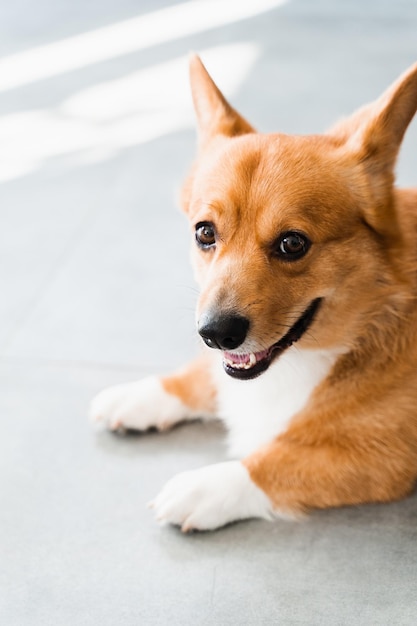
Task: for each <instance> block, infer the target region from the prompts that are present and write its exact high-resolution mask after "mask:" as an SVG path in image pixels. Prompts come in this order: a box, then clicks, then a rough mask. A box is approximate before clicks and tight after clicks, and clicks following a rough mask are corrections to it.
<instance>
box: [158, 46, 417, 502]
mask: <svg viewBox="0 0 417 626" xmlns="http://www.w3.org/2000/svg"><path fill="white" fill-rule="evenodd" d="M191 83H192V89H193V97H194V102H195V108H196V113H197V118H198V122H199V136H200V150H199V156H198V159H197V162H196V163H195V165H194V167H193V169H192V171H191V174H190V176H189V178H188V180H187V182H186V183H185V185H184V189H183V195H182V205H183V209H184V211H185V212H186V214H187V215H188V217H189V219H190V222H191V225H192V226H194V225H195V224H197V223H199V222H212V223H214V224H215V225H216V230H217V232H218V241H217V244H216V247H215V248H214V249H210V250H205V251H201V250H199V249H197V247H196V246H195V245H193V253H192V256H193V263H194V267H195V272H196V277H197V280H198V282H199V283H200V285H201V296H200V299H199V303H198V314H201V313H202V312H204V311H205V310H207V309H209V308H210V307H213V306H216V307H218V308H220V309H222V310H231V309H232V310H237V311H239V312H241V313H242V314H244V315H245V316H247V317H249V318H250V320H251V340H252V342H254V344H255V345H256V349H257V350H259V351H260V350H263V349H265V348H267V347H268V346H269V345H271V344H272V343H273V342H275V341H277V339H279V338H280V336H281V335H282V334H284V332H285V329H286V328H287V327H289V326H291V324H293V323H294V320H295V319H296V318H297V317H298V316H299V315H300V314H301V312H302V311H303V310H304V309H305V308H306V306H308V304H309V302H311V301H312V300H313V299H314V298H318V297H321V298H323V301H324V304H323V306H322V308H321V309H320V311H319V314H318V316H317V319H316V320H315V321H314V325H313V327H312V329H311V332H309V333H306V334H305V335H304V336H303V337H302V339H301V340H300V342H299V343H300V346H301V347H303V348H307V349H309V348H321V349H327V348H329V349H332V348H341V347H343V348H344V354H343V355H342V356H340V357H339V358H338V360H337V362H336V364H335V366H334V368H333V370H332V372H331V374H330V375H329V376H328V378H327V379H326V380H325V381H324V382H323V383H321V384H320V385H319V387H318V388H316V389H315V391H314V392H313V394H312V396H311V397H310V400H309V401H308V403H307V405H306V406H305V407H304V409H303V410H302V411H301V412H300V413H299V414H298V415H296V416H294V417H293V419H292V421H291V424H290V426H289V428H288V429H287V430H286V432H284V433H283V434H281V435H280V436H279V437H278V438H277V439H276V440H275V441H273V442H271V443H270V444H269V445H267V446H265V447H264V448H263V449H260V450H258V451H257V452H256V453H254V454H252V455H250V456H249V457H248V458H246V459H245V460H244V464H245V466H246V467H247V469H248V470H249V472H250V475H251V477H252V479H253V481H254V482H255V483H256V484H257V485H258V486H259V487H261V488H262V489H263V490H264V491H265V492H266V494H267V495H268V496H269V497H270V498H271V500H272V501H273V502H274V503H275V505H276V506H277V507H280V508H281V509H288V510H289V511H303V510H305V509H308V508H311V507H327V506H336V505H344V504H357V503H360V502H371V501H372V502H375V501H389V500H394V499H397V498H401V497H403V496H405V495H406V494H407V493H409V492H410V490H411V489H412V487H413V484H414V482H415V480H416V477H417V384H416V372H417V307H416V296H417V190H397V189H395V188H394V187H393V168H394V165H395V160H396V156H397V153H398V149H399V146H400V143H401V140H402V138H403V135H404V132H405V130H406V127H407V125H408V123H409V122H410V120H411V118H412V116H413V115H414V112H415V110H416V108H417V65H415V66H413V67H412V68H411V69H410V70H409V71H408V72H407V73H406V74H404V75H403V76H402V77H401V78H400V79H399V80H398V81H397V82H396V83H395V84H394V85H393V86H392V87H391V89H390V90H388V91H387V92H386V93H385V94H384V95H383V96H382V97H381V98H380V99H379V100H378V101H377V102H376V103H374V104H372V105H368V106H367V107H365V108H363V109H362V110H361V111H360V112H358V113H357V114H356V115H353V116H352V117H351V118H350V119H348V120H345V121H343V122H341V123H339V124H338V125H337V126H336V127H335V128H333V129H332V130H331V131H329V133H328V134H326V135H323V136H311V137H290V136H287V135H283V134H272V135H262V134H258V133H256V132H255V131H254V130H253V128H252V127H251V126H250V125H249V124H248V123H247V122H246V120H244V119H243V118H242V117H241V116H240V115H239V114H238V113H237V112H236V111H235V110H234V109H233V108H232V107H231V106H230V105H229V104H228V103H227V101H226V100H225V98H224V96H223V95H222V94H221V93H220V91H219V90H218V88H217V87H216V86H215V84H214V83H213V81H212V79H211V78H210V76H209V75H208V73H207V71H206V70H205V68H204V66H203V65H202V63H201V61H200V60H199V59H198V58H197V57H194V58H193V60H192V62H191ZM287 230H297V231H302V232H304V233H307V234H308V236H309V238H310V239H311V241H312V246H311V250H310V251H309V253H308V254H307V255H306V256H305V257H304V258H302V259H300V260H298V261H297V262H294V263H285V262H282V261H280V260H277V259H276V258H272V256H271V253H270V249H271V244H272V242H273V241H274V240H275V239H276V237H277V235H278V234H279V233H282V232H285V231H287ZM297 345H298V344H297ZM206 367H207V366H206V365H205V364H204V362H203V361H199V362H198V364H197V365H196V367H195V368H193V367H191V368H189V369H187V370H184V371H183V372H182V373H180V374H179V375H176V376H175V377H168V378H165V379H164V380H163V385H164V388H165V390H166V391H168V392H170V393H173V394H175V395H177V396H178V397H180V398H181V399H182V400H183V402H184V403H185V404H187V405H189V406H192V407H193V408H194V409H197V410H198V409H201V410H203V411H205V410H209V411H213V410H214V406H215V384H214V382H213V381H212V380H211V379H209V378H208V374H207V370H206V369H205V368H206ZM241 384H247V383H244V382H242V383H241ZM254 412H256V407H254Z"/></svg>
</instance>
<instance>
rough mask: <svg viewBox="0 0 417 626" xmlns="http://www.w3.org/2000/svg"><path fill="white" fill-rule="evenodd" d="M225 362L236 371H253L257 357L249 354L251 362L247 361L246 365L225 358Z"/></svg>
mask: <svg viewBox="0 0 417 626" xmlns="http://www.w3.org/2000/svg"><path fill="white" fill-rule="evenodd" d="M224 362H225V363H226V365H229V366H230V367H233V369H235V370H249V369H251V367H253V366H254V365H256V363H257V361H256V356H255V355H254V354H253V352H251V353H250V354H249V361H247V362H246V363H245V362H237V361H232V360H231V359H228V358H225V359H224Z"/></svg>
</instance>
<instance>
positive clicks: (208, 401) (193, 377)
mask: <svg viewBox="0 0 417 626" xmlns="http://www.w3.org/2000/svg"><path fill="white" fill-rule="evenodd" d="M161 383H162V387H163V388H164V390H165V391H166V392H167V393H170V394H172V395H174V396H176V397H177V398H179V399H180V400H181V402H182V403H183V404H185V406H187V407H188V408H190V409H192V410H193V411H196V412H200V414H202V415H207V414H209V415H210V414H214V413H215V412H216V389H215V386H214V384H213V381H212V376H211V373H210V367H209V360H208V359H207V355H206V354H202V355H201V356H200V357H199V358H198V359H195V360H194V361H193V362H192V363H190V364H189V365H187V366H186V367H184V368H183V369H181V370H179V371H178V372H176V373H175V374H172V375H171V376H164V377H162V378H161Z"/></svg>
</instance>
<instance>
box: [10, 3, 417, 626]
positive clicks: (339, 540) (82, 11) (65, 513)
mask: <svg viewBox="0 0 417 626" xmlns="http://www.w3.org/2000/svg"><path fill="white" fill-rule="evenodd" d="M224 4H227V6H229V5H230V4H231V3H230V1H228V2H225V3H224ZM261 4H262V3H259V2H256V0H253V2H252V3H250V2H249V3H248V2H246V3H242V2H239V0H236V3H235V6H234V10H237V9H236V6H240V7H242V6H246V5H251V7H252V8H251V9H250V10H249V13H252V15H251V16H250V15H249V17H246V18H245V19H243V18H242V16H240V17H239V15H238V13H236V15H235V14H234V13H233V10H232V12H231V17H229V19H228V21H227V23H222V20H223V17H224V16H223V10H222V9H221V8H219V5H218V4H216V3H213V6H212V8H211V11H212V14H211V16H209V17H207V18H206V17H205V18H204V20H206V19H207V20H208V21H207V24H208V26H207V28H206V27H205V26H204V24H203V25H201V24H200V25H198V24H197V22H194V21H193V20H195V19H196V18H195V16H194V17H192V16H191V14H190V13H189V12H188V13H187V11H189V7H186V8H185V10H186V13H185V14H183V16H182V17H179V16H178V15H177V16H176V17H175V15H174V14H173V13H166V12H164V10H165V11H167V10H168V11H169V10H171V9H173V8H175V6H176V5H175V3H173V2H169V1H167V0H165V1H159V0H158V1H157V2H151V1H150V0H147V1H141V2H139V1H138V2H133V1H132V0H118V1H117V2H116V0H106V1H104V2H103V1H100V2H98V1H97V0H93V1H92V2H88V3H85V2H81V1H80V0H77V1H74V2H71V3H70V2H63V1H62V0H60V1H58V2H54V3H51V2H50V0H41V1H39V2H37V3H36V9H35V5H34V4H33V3H31V2H28V1H27V0H26V1H24V0H21V1H20V2H14V3H3V4H2V5H1V6H0V54H1V60H0V179H1V184H0V215H1V218H0V223H1V228H0V292H1V299H0V322H1V323H0V349H1V352H0V372H1V388H0V407H1V409H0V416H1V417H0V419H1V424H2V437H1V440H0V465H1V473H0V503H1V504H0V537H1V539H0V623H1V624H4V625H7V626H15V625H16V626H29V625H31V626H32V625H39V626H45V625H49V624H51V625H54V626H60V625H63V626H67V625H68V626H69V625H71V626H79V625H80V626H81V625H88V626H90V625H94V626H97V625H100V626H114V625H116V624H117V625H121V626H125V625H126V626H136V625H138V624H152V625H153V624H158V625H165V624H167V625H168V624H169V625H171V624H172V625H176V624H178V625H181V626H188V625H190V626H191V625H193V626H194V625H198V626H199V625H207V626H208V625H218V626H226V625H235V624H239V625H244V624H245V625H246V624H247V625H258V624H259V625H261V624H262V625H263V624H265V625H270V624H283V625H287V624H288V625H293V624H294V625H295V624H297V625H298V624H300V625H301V624H302V625H308V626H315V625H317V626H319V625H320V626H323V625H325V626H335V625H348V624H349V625H351V624H355V625H372V626H374V625H385V624H386V625H388V624H390V625H393V624H395V625H396V626H408V625H409V626H411V625H414V624H415V623H416V619H417V618H416V615H417V524H416V521H417V498H416V496H412V497H410V498H409V499H408V500H406V501H404V502H401V503H397V504H393V505H389V506H363V507H358V508H352V509H342V510H335V511H327V512H322V513H316V514H314V515H312V516H311V518H310V519H309V520H307V521H305V522H302V523H297V524H295V523H285V522H277V523H275V524H272V525H271V524H269V523H266V522H260V521H253V522H248V523H242V524H236V525H233V526H230V527H228V528H226V529H224V530H222V531H220V532H215V533H206V534H194V535H191V536H182V535H181V533H180V532H178V530H176V529H174V528H169V527H165V528H162V529H161V528H159V527H158V526H157V525H156V523H155V522H154V520H153V517H152V514H151V513H150V512H149V511H148V510H147V509H146V508H145V503H146V502H147V501H148V500H149V499H151V498H152V497H153V496H154V495H155V494H156V493H157V492H158V490H159V489H160V487H161V486H162V485H163V484H164V482H165V481H166V480H167V479H168V478H169V477H171V476H172V475H173V474H174V473H176V472H178V471H181V470H183V469H191V468H194V467H198V466H200V465H203V464H206V463H212V462H215V461H217V460H220V459H222V458H223V455H224V447H223V445H224V444H223V433H222V430H221V428H220V427H219V426H215V425H207V424H192V425H188V426H181V427H179V428H176V429H175V430H173V431H172V432H169V433H166V434H163V435H157V434H154V433H150V434H147V435H144V436H128V437H120V436H115V435H111V434H109V433H106V432H96V431H95V430H94V429H92V428H91V426H90V424H89V423H88V421H87V419H86V413H87V407H88V403H89V400H90V399H91V397H92V396H93V395H94V394H95V393H96V392H97V391H98V390H100V389H101V388H102V387H104V386H106V385H109V384H112V383H116V382H119V381H125V380H126V381H127V380H130V379H132V378H135V377H138V376H142V375H145V374H147V373H152V372H166V371H168V370H169V369H170V368H172V367H175V366H176V365H179V364H181V363H182V362H183V361H184V360H186V359H187V358H188V357H189V356H190V355H192V354H193V353H194V352H195V350H196V346H197V338H196V334H195V331H194V327H193V310H192V309H193V302H194V300H195V289H194V284H193V281H192V277H191V272H190V269H189V267H188V261H187V257H188V251H187V249H188V240H187V239H188V236H187V227H186V224H185V221H184V220H183V219H182V217H181V216H180V215H179V214H178V212H177V211H176V210H175V208H174V206H175V203H174V196H175V191H176V189H177V188H178V186H179V183H180V180H181V177H182V176H183V174H184V172H185V171H186V167H187V165H188V164H189V162H190V160H191V159H192V155H193V150H194V140H195V138H194V133H193V131H192V122H193V118H192V113H191V110H190V108H189V102H188V100H187V98H188V95H187V94H186V93H185V92H186V83H185V79H186V63H185V60H184V59H183V57H184V58H185V56H186V55H187V53H188V51H189V50H190V49H194V50H207V51H208V52H207V55H208V56H207V59H209V58H210V59H211V60H212V61H211V65H210V64H209V68H210V69H211V70H212V72H213V74H214V75H215V77H218V78H219V82H220V83H221V86H222V87H224V88H225V90H226V93H230V94H231V95H232V98H233V102H234V104H235V105H236V106H237V107H238V108H239V109H240V110H241V111H242V112H243V113H244V114H245V115H246V116H247V117H248V118H249V119H250V120H251V121H253V123H254V124H255V125H257V126H258V128H260V129H261V130H265V131H268V130H282V131H284V132H296V133H306V132H318V131H321V130H323V129H325V128H326V126H329V125H330V124H331V123H332V122H334V121H335V120H336V119H337V118H338V117H340V116H342V115H344V114H346V113H349V112H350V111H351V110H352V109H353V108H354V107H355V106H358V105H360V104H362V103H364V102H366V101H367V100H369V99H371V98H373V97H376V96H377V95H378V94H379V93H380V92H381V91H382V89H384V88H385V87H386V86H387V85H388V84H389V83H390V81H391V80H393V79H394V78H395V77H396V76H397V75H398V74H399V73H400V72H401V71H403V70H404V69H405V68H406V67H407V66H408V65H409V64H410V63H412V62H413V61H415V60H416V56H417V46H416V42H417V39H416V32H417V5H416V3H415V1H413V0H401V1H399V2H395V3H394V2H388V1H385V0H368V1H367V2H363V1H362V2H359V1H358V0H354V1H348V0H343V1H339V2H332V1H331V0H318V1H315V2H311V1H309V0H290V1H288V2H286V3H279V2H278V1H277V2H276V6H275V7H274V6H272V3H271V8H270V9H269V10H265V11H263V12H262V11H261V8H260V5H261ZM254 7H255V8H254ZM256 7H258V8H256ZM232 8H233V7H232ZM201 10H202V11H203V10H204V7H203V8H202V9H201ZM239 10H240V11H241V8H240V9H239ZM156 11H161V13H159V15H157V16H156V17H155V16H153V17H152V20H153V22H147V23H146V24H148V25H147V26H146V28H145V30H144V31H143V32H142V34H141V31H138V36H137V43H134V45H133V48H131V49H130V50H127V49H126V45H127V44H126V41H127V38H128V27H129V24H131V23H132V22H131V20H132V19H133V18H136V17H137V16H139V15H142V17H144V18H146V16H149V14H154V13H155V12H156ZM167 16H168V17H167ZM184 16H185V17H184ZM187 20H189V22H187ZM204 20H203V21H204ZM210 20H211V22H210ZM216 21H217V22H216ZM223 21H224V20H223ZM120 23H122V25H121V26H120ZM134 23H135V24H138V22H137V21H136V22H134ZM204 23H206V22H204ZM150 24H151V25H150ZM152 24H153V26H152ZM166 24H168V27H167V26H166ZM210 24H211V26H210ZM114 25H119V27H118V30H117V28H116V30H110V31H108V33H107V35H104V37H108V41H107V40H105V46H104V51H105V50H108V49H109V46H111V45H112V42H113V43H114V40H115V38H116V37H119V38H120V41H121V42H122V43H121V44H120V45H119V52H118V53H117V54H116V53H114V54H113V56H110V57H109V58H107V57H106V54H105V53H104V52H103V51H102V52H101V56H100V54H98V52H97V54H98V58H97V59H96V60H95V61H91V58H90V57H91V51H92V50H93V51H94V52H96V51H99V50H100V45H101V44H100V41H101V39H100V37H101V38H102V37H103V35H100V33H99V38H98V39H94V38H93V35H94V32H96V31H97V29H102V28H107V27H110V28H111V27H113V26H114ZM151 27H152V28H154V31H152V32H151ZM185 27H186V28H185ZM138 28H140V23H139V26H138ZM93 31H94V32H93ZM100 32H101V33H102V32H103V31H100ZM80 33H89V35H88V36H90V35H91V37H92V38H91V40H90V39H87V49H86V52H85V56H84V57H83V58H81V59H80V61H79V63H78V66H77V67H72V69H71V68H70V69H68V67H67V69H65V67H64V65H63V62H62V58H63V56H62V55H64V53H65V50H64V51H63V49H62V48H61V49H60V48H59V47H57V46H56V43H57V42H59V41H60V40H66V39H67V43H66V44H65V45H67V49H68V50H69V51H70V54H69V57H68V58H70V60H71V63H74V59H75V58H76V52H77V51H79V49H80V46H81V43H80V41H79V40H74V39H71V38H73V37H75V36H76V35H78V34H80ZM143 33H145V34H143ZM96 34H97V33H96ZM148 35H149V37H150V39H149V41H148V40H146V37H147V36H148ZM88 36H87V37H88ZM141 37H142V39H141ZM152 37H153V39H152ZM68 38H70V39H69V43H68ZM106 41H107V43H106ZM146 41H147V43H146ZM144 42H145V43H144ZM125 44H126V45H125ZM145 44H146V45H145ZM44 45H50V46H51V47H50V48H47V49H46V52H45V50H44V52H42V51H41V53H39V47H40V46H44ZM123 46H125V48H123ZM219 47H220V48H219ZM213 48H214V51H213V50H212V49H213ZM210 51H211V52H210ZM37 54H38V55H39V54H40V56H36V55H37ZM42 54H43V56H42ZM13 55H15V56H13ZM16 55H18V56H16ZM19 55H20V56H19ZM60 55H61V56H60ZM88 55H90V57H89V56H88ZM210 55H211V56H210ZM55 61H56V62H57V64H56V65H55V66H54V63H55ZM1 63H3V65H2V64H1ZM168 63H171V65H167V64H168ZM4 64H6V65H4ZM19 64H20V65H19ZM31 64H32V65H31ZM54 67H55V69H54ZM19 68H20V69H19ZM22 68H23V69H22ZM28 68H29V69H28ZM19 72H20V73H19ZM39 72H41V73H42V72H43V73H44V75H43V76H39ZM237 74H238V76H237ZM36 76H38V78H36ZM177 77H178V80H177ZM2 81H3V82H2ZM10 81H12V82H13V81H14V85H13V84H12V83H11V82H10ZM123 81H124V82H123ZM179 82H180V84H181V88H180V87H179V85H178V83H179ZM230 85H233V88H231V87H230ZM228 90H229V91H228ZM416 153H417V126H416V124H415V123H414V125H413V126H412V127H411V128H410V131H409V133H408V136H407V140H406V143H405V145H404V150H403V153H402V156H401V159H400V162H399V168H398V170H399V181H400V182H401V183H403V184H412V183H416V182H417V174H416V165H415V164H416Z"/></svg>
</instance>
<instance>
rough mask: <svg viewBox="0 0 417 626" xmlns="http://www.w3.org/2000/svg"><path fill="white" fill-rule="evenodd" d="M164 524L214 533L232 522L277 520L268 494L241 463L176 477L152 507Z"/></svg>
mask: <svg viewBox="0 0 417 626" xmlns="http://www.w3.org/2000/svg"><path fill="white" fill-rule="evenodd" d="M150 506H151V507H152V508H154V509H155V512H156V518H157V520H158V521H160V522H168V523H170V524H175V525H177V526H181V530H182V531H183V532H188V531H190V530H213V529H215V528H219V527H220V526H224V525H225V524H228V523H229V522H234V521H236V520H241V519H248V518H251V517H262V518H265V519H273V511H272V505H271V502H270V500H269V498H268V497H267V496H266V494H265V493H264V492H263V491H262V490H261V489H259V487H257V486H256V485H255V483H254V482H253V481H252V480H251V478H250V476H249V473H248V471H247V469H246V468H245V467H244V466H243V465H242V464H241V463H240V461H228V462H226V463H217V464H216V465H209V466H207V467H202V468H201V469H198V470H193V471H191V472H183V473H182V474H178V475H177V476H174V478H172V479H171V480H170V481H169V482H168V483H167V484H166V485H165V487H164V488H163V490H162V491H161V493H160V494H159V495H158V496H157V498H156V499H155V501H154V502H153V503H151V505H150Z"/></svg>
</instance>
